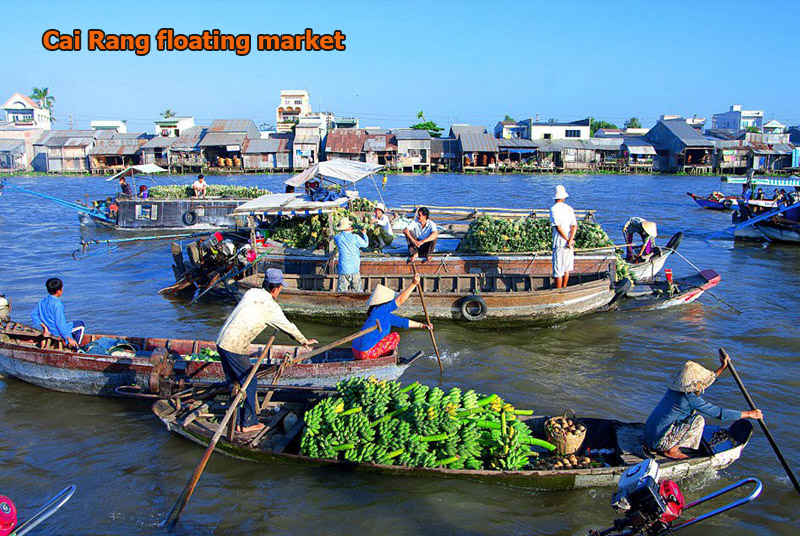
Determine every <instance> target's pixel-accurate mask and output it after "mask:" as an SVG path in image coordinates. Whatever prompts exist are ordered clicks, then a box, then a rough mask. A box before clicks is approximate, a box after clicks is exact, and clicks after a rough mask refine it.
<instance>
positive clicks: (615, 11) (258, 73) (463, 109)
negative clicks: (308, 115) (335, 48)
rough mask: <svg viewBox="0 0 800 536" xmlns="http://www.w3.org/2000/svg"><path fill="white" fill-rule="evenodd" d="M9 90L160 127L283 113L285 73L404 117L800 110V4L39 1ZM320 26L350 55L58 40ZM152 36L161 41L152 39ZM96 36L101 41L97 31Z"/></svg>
mask: <svg viewBox="0 0 800 536" xmlns="http://www.w3.org/2000/svg"><path fill="white" fill-rule="evenodd" d="M4 7H5V10H4V11H5V17H3V21H2V22H1V23H0V30H2V31H0V51H2V59H3V65H4V69H3V77H2V79H0V92H2V93H3V95H4V97H3V98H5V95H10V94H11V93H13V92H14V91H22V92H25V93H29V92H30V89H31V88H32V87H33V86H48V87H49V88H50V91H51V93H52V94H53V95H54V96H55V97H56V117H57V119H58V120H59V126H60V127H61V128H66V123H67V114H72V115H73V118H74V120H75V123H76V126H78V127H85V126H88V122H89V120H91V119H127V120H128V122H129V130H136V131H138V130H144V131H152V128H153V126H152V121H153V119H155V118H157V116H158V113H159V112H161V111H163V110H164V108H166V107H170V108H172V109H173V110H175V111H176V112H178V113H179V114H180V115H193V116H195V120H196V122H197V123H198V124H208V123H209V122H210V120H211V119H213V118H251V119H254V120H255V121H256V123H261V122H264V121H267V122H274V117H275V107H276V105H277V103H278V94H279V91H280V89H281V88H286V89H303V88H305V89H307V90H308V91H309V92H310V94H311V103H312V107H313V108H314V109H315V110H316V109H319V108H320V106H321V107H322V109H324V110H330V111H334V112H336V113H337V114H341V115H352V114H356V113H357V114H358V115H359V117H360V119H361V124H362V125H364V126H366V125H374V126H383V127H399V126H407V125H409V124H411V123H413V122H415V121H416V113H417V111H419V110H424V111H425V113H426V116H427V117H428V118H430V119H434V120H435V121H437V122H439V123H440V124H444V125H445V126H447V125H449V124H451V123H453V122H470V123H474V124H485V125H488V126H492V125H494V124H495V123H496V122H497V121H498V120H500V119H502V117H503V116H504V115H505V114H510V115H512V116H513V117H514V118H516V119H522V118H525V117H530V116H534V115H535V114H537V113H538V114H539V116H540V118H541V119H542V120H547V119H548V118H551V117H554V118H557V119H560V120H574V119H580V118H582V117H586V116H588V115H592V116H594V117H596V118H603V119H607V120H610V121H613V122H616V123H622V122H624V120H625V119H626V118H628V117H630V116H638V117H640V118H642V120H643V123H644V124H645V125H649V124H652V123H653V122H655V120H656V119H657V118H658V116H659V115H660V114H663V113H677V114H684V115H689V116H691V115H694V114H697V115H699V116H705V117H707V118H709V120H710V117H711V114H713V113H714V112H720V111H724V110H726V109H727V108H728V106H729V105H730V104H742V105H744V106H745V107H746V108H756V109H763V110H765V117H766V118H767V119H770V118H773V117H775V118H777V119H779V120H781V121H783V122H785V123H788V124H798V123H800V102H798V100H799V99H798V95H800V92H799V91H798V90H797V88H798V87H800V53H799V51H798V46H797V45H798V42H799V41H798V39H797V35H798V34H797V31H798V30H797V28H798V27H800V2H741V1H739V2H703V1H693V2H688V1H687V2H683V1H669V2H658V1H653V2H648V1H638V2H603V1H599V0H598V1H587V2H582V1H560V2H489V1H485V2H470V1H461V2H457V1H449V2H436V1H434V0H429V1H427V2H416V1H408V0H406V1H403V2H385V3H384V2H370V1H358V2H348V1H344V0H331V1H327V2H302V1H281V2H270V1H263V2H245V1H230V2H200V1H197V2H177V1H166V0H160V1H157V2H156V1H149V0H139V1H136V2H134V1H128V2H112V1H105V2H75V1H63V0H62V1H60V2H37V1H31V0H28V1H24V2H18V1H16V0H12V1H11V2H6V3H4ZM162 27H172V28H175V30H176V32H179V33H199V32H202V30H204V29H208V30H211V29H214V28H218V29H220V30H221V31H222V32H224V33H234V34H238V33H251V34H259V33H300V32H302V31H303V30H304V29H305V28H306V27H310V28H313V29H314V31H315V32H318V33H330V32H333V31H334V30H337V29H338V30H341V31H342V32H344V33H345V34H346V35H347V39H346V41H345V44H346V45H347V50H346V51H344V52H257V51H254V52H252V53H251V54H250V55H249V56H246V57H239V56H236V55H235V54H234V53H232V52H188V51H187V52H158V51H153V52H151V53H150V55H148V56H146V57H140V56H136V55H135V54H134V53H133V52H88V51H86V50H83V51H81V52H49V51H46V50H45V49H44V48H43V47H42V45H41V37H42V34H43V33H44V31H46V30H48V29H50V28H55V29H58V30H61V31H62V32H71V31H72V30H73V29H74V28H80V29H81V30H83V31H84V34H85V32H86V30H88V29H90V28H99V29H102V30H105V31H106V32H109V33H134V34H138V33H149V34H151V35H154V34H155V33H156V32H157V31H158V30H159V29H160V28H162ZM153 42H154V41H153ZM84 48H85V44H84Z"/></svg>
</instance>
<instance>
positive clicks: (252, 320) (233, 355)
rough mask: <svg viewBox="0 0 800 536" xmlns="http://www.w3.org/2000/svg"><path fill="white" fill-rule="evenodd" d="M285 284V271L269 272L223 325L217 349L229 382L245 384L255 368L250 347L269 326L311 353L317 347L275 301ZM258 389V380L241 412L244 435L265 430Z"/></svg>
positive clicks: (251, 383) (240, 421)
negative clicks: (259, 417)
mask: <svg viewBox="0 0 800 536" xmlns="http://www.w3.org/2000/svg"><path fill="white" fill-rule="evenodd" d="M283 284H284V283H283V272H281V271H280V270H278V269H277V268H270V269H268V270H267V273H266V274H264V283H263V288H253V289H250V290H248V291H247V292H246V293H245V295H244V297H243V298H242V301H240V302H239V305H237V306H236V308H235V309H234V310H233V312H232V313H231V314H230V316H229V317H228V319H227V320H226V321H225V324H224V325H223V326H222V329H221V330H220V332H219V336H218V337H217V350H218V351H219V357H220V361H221V364H222V370H223V371H224V372H225V378H226V379H227V380H228V382H230V383H233V382H237V383H238V384H239V385H241V384H243V383H244V381H245V379H246V378H247V375H248V374H249V373H250V368H251V367H252V364H251V362H250V344H252V342H253V341H254V340H255V338H256V337H258V335H259V334H260V333H261V332H262V331H264V329H266V328H267V327H271V328H273V329H279V330H281V331H282V332H284V333H286V334H287V335H289V336H290V337H292V338H293V339H294V340H296V341H297V342H299V343H300V344H302V345H303V348H305V349H307V350H308V349H310V348H311V346H312V345H314V344H317V341H316V340H315V339H307V338H306V337H305V336H304V335H303V334H302V333H301V332H300V330H299V329H297V326H295V325H294V324H293V323H292V322H290V321H289V320H288V319H287V318H286V315H284V314H283V310H281V307H280V305H278V303H277V302H276V301H275V300H276V299H277V298H278V295H279V294H280V293H281V289H283ZM257 389H258V381H257V380H256V379H255V378H254V379H253V381H251V382H250V385H248V386H247V398H246V399H245V402H244V410H243V411H241V412H239V422H238V426H239V431H241V432H244V433H248V432H255V431H258V430H260V429H261V428H263V427H264V425H263V424H260V423H259V422H258V414H257V412H256V391H257Z"/></svg>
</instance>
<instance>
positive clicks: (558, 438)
mask: <svg viewBox="0 0 800 536" xmlns="http://www.w3.org/2000/svg"><path fill="white" fill-rule="evenodd" d="M544 433H545V435H546V436H547V441H548V442H550V443H552V444H553V445H555V446H556V453H558V455H559V456H569V455H570V454H575V453H576V452H578V449H580V448H581V445H583V440H584V439H586V426H585V425H584V424H583V422H581V421H580V420H578V419H576V418H575V412H574V411H572V410H571V409H568V410H567V411H565V412H564V415H563V416H560V417H551V418H550V419H547V421H546V422H545V423H544Z"/></svg>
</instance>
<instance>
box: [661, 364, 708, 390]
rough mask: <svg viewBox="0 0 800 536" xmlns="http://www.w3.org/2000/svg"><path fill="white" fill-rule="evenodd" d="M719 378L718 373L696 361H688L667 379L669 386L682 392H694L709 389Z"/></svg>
mask: <svg viewBox="0 0 800 536" xmlns="http://www.w3.org/2000/svg"><path fill="white" fill-rule="evenodd" d="M716 379H717V376H716V374H714V373H713V372H711V371H710V370H708V369H707V368H705V367H703V366H701V365H698V364H697V363H695V362H694V361H687V362H686V363H684V364H683V368H681V369H680V370H678V371H677V372H675V373H674V374H673V375H672V376H670V377H669V379H668V380H667V387H668V388H670V389H672V390H673V391H679V392H681V393H693V392H695V391H704V390H706V389H708V388H709V387H710V386H711V384H712V383H714V381H715V380H716Z"/></svg>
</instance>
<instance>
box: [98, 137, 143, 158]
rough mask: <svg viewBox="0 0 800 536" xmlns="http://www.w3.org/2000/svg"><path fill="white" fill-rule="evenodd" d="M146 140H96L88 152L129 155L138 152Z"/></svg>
mask: <svg viewBox="0 0 800 536" xmlns="http://www.w3.org/2000/svg"><path fill="white" fill-rule="evenodd" d="M146 141H147V140H143V139H139V138H136V139H132V140H97V141H96V142H95V145H94V147H93V148H92V150H91V151H90V152H89V154H97V155H120V156H123V155H124V156H130V155H134V154H136V153H138V152H139V150H140V149H141V148H142V146H143V145H144V144H145V142H146Z"/></svg>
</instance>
